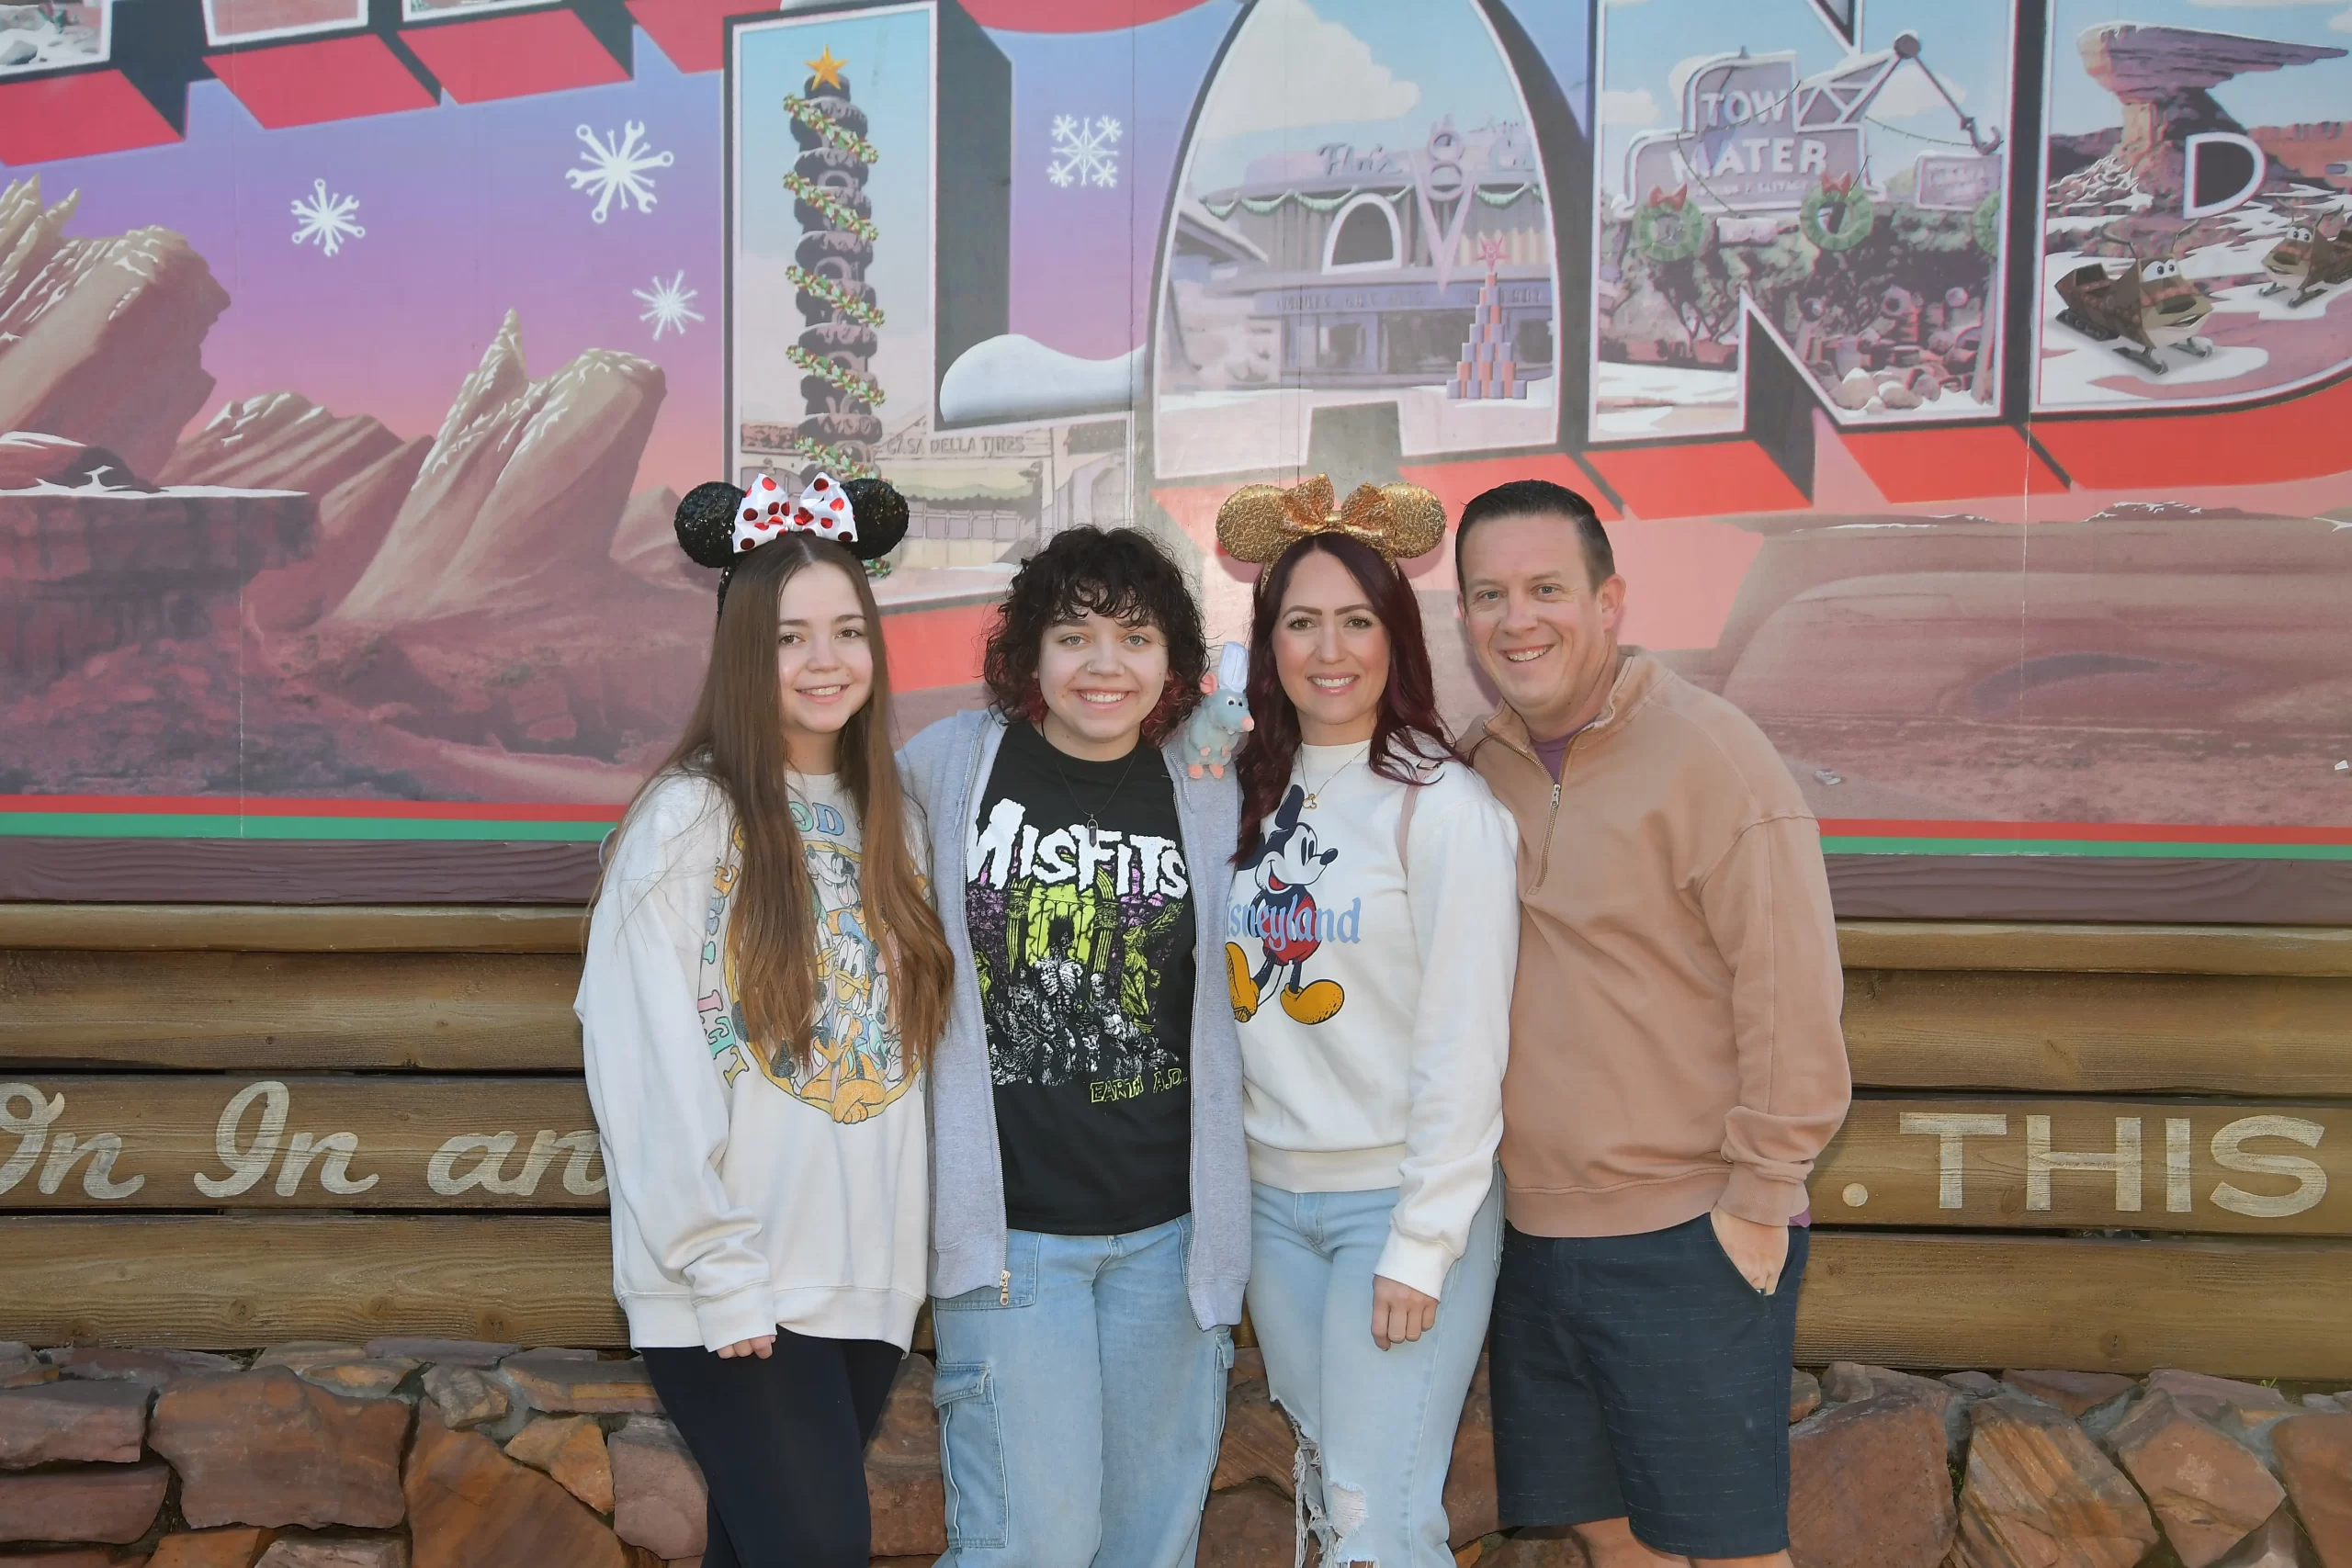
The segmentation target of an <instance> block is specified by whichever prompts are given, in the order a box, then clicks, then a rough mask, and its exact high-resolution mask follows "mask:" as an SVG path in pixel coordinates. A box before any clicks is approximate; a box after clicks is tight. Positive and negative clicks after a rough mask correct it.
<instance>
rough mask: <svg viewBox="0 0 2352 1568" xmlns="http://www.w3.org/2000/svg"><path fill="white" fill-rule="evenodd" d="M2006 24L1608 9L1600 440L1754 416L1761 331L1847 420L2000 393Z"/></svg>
mask: <svg viewBox="0 0 2352 1568" xmlns="http://www.w3.org/2000/svg"><path fill="white" fill-rule="evenodd" d="M1992 19H1994V18H1993V17H1992V15H1991V14H1990V13H1986V12H1985V11H1984V10H1982V9H1981V8H1978V9H1973V10H1971V11H1967V12H1962V11H1955V10H1954V9H1953V8H1952V7H1951V6H1939V5H1933V4H1928V3H1926V0H1873V3H1872V4H1871V5H1870V6H1868V7H1866V8H1864V9H1863V10H1861V11H1860V12H1858V13H1857V16H1856V21H1855V22H1854V23H1853V24H1851V25H1845V24H1842V23H1841V21H1840V19H1839V18H1838V17H1836V16H1835V15H1833V14H1832V13H1830V12H1827V11H1825V10H1824V9H1823V8H1822V7H1820V6H1816V5H1815V4H1814V3H1813V0H1774V3H1770V4H1760V5H1759V4H1753V3H1750V0H1726V3H1718V4H1713V5H1709V4H1694V3H1689V0H1686V3H1683V4H1673V3H1668V4H1665V5H1659V4H1650V5H1640V6H1604V7H1603V8H1602V11H1601V28H1602V34H1601V50H1602V58H1603V61H1604V68H1603V71H1602V73H1601V81H1600V114H1599V116H1598V117H1597V118H1598V119H1599V122H1600V130H1599V134H1598V136H1597V137H1596V138H1595V155H1596V157H1597V158H1598V160H1599V171H1598V175H1597V176H1596V180H1595V185H1596V187H1597V189H1598V191H1599V193H1600V196H1599V200H1598V202H1597V203H1596V206H1595V211H1594V220H1595V222H1596V223H1597V225H1598V228H1597V234H1598V238H1597V240H1596V243H1595V247H1594V250H1595V266H1594V268H1593V276H1594V279H1595V288H1594V293H1593V342H1594V343H1595V344H1596V345H1597V350H1596V353H1595V355H1594V364H1593V374H1592V380H1591V386H1590V394H1591V399H1592V423H1591V426H1590V428H1591V432H1592V434H1594V435H1595V436H1596V437H1598V438H1601V439H1615V438H1623V437H1629V436H1641V435H1654V434H1698V433H1703V432H1709V431H1736V430H1739V429H1741V428H1743V427H1744V426H1745V424H1746V423H1747V409H1746V386H1747V382H1746V377H1745V375H1744V366H1743V356H1744V355H1746V354H1747V353H1748V352H1750V348H1749V342H1750V336H1751V334H1761V335H1762V336H1763V337H1764V338H1768V339H1770V344H1771V349H1772V350H1773V351H1777V352H1779V353H1781V354H1783V355H1787V356H1788V357H1789V358H1790V359H1792V361H1793V362H1794V363H1795V364H1796V366H1797V367H1799V369H1800V371H1801V373H1802V374H1803V376H1804V378H1805V379H1806V380H1807V381H1808V382H1809V383H1810V384H1811V385H1812V387H1813V388H1814V389H1815V393H1816V395H1817V396H1818V397H1819V399H1820V400H1821V402H1822V405H1823V406H1824V407H1825V408H1826V410H1827V411H1828V412H1830V413H1831V415H1832V416H1833V417H1834V418H1836V419H1837V420H1838V422H1839V423H1844V424H1862V423H1897V422H1908V421H1919V420H1956V419H1970V418H1979V419H1981V418H1983V417H1984V416H1985V414H1986V413H1988V412H1994V411H1996V409H1997V408H1998V406H1999V397H1998V394H1997V392H1996V382H1995V376H1996V366H1997V363H1998V361H1997V355H1996V349H1997V347H1998V343H1999V335H2000V334H1999V333H1998V332H1997V331H1994V332H1990V333H1988V332H1987V331H1986V322H1987V321H1988V319H1990V320H1997V317H1998V305H1997V299H1996V296H1997V293H1998V288H1999V283H1998V279H1999V275H2000V264H2001V256H2002V251H2003V237H2004V233H2005V224H2004V223H2003V197H2004V195H2005V191H2004V181H2003V179H2002V170H2003V167H2004V160H2003V154H2004V153H2005V152H2006V151H2007V124H2006V120H2007V112H2008V111H2007V106H2008V101H2009V75H2010V71H2009V62H2010V54H2009V50H2008V44H2007V39H2008V37H2009V36H2010V34H2011V29H2010V28H2007V27H1999V28H1996V27H1988V26H1986V25H1985V24H1986V23H1987V22H1988V21H1990V20H1992ZM2001 19H2002V20H2005V21H2006V20H2007V17H2002V18H2001ZM1849 35H1850V36H1849ZM1694 39H1704V40H1705V41H1706V42H1707V43H1708V44H1709V45H1710V48H1709V49H1708V50H1706V51H1700V52H1695V53H1694V52H1692V46H1693V41H1694ZM1980 117H1983V118H1980ZM1988 311H1989V312H1991V315H1990V317H1988ZM1758 346H1759V347H1760V346H1761V345H1760V344H1758Z"/></svg>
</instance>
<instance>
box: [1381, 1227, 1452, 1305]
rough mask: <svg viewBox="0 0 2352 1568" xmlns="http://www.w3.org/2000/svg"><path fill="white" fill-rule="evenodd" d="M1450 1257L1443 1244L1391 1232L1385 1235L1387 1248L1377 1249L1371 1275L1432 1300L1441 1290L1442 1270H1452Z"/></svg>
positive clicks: (1443, 1274)
mask: <svg viewBox="0 0 2352 1568" xmlns="http://www.w3.org/2000/svg"><path fill="white" fill-rule="evenodd" d="M1454 1256H1455V1255H1454V1254H1453V1253H1451V1252H1449V1251H1447V1250H1446V1247H1445V1244H1444V1243H1443V1242H1438V1241H1417V1240H1415V1239H1414V1238H1413V1237H1411V1236H1408V1235H1398V1234H1397V1232H1395V1231H1393V1230H1392V1231H1390V1232H1389V1233H1388V1245H1387V1246H1386V1247H1382V1248H1381V1249H1380V1263H1379V1266H1378V1267H1377V1268H1375V1269H1373V1272H1374V1273H1375V1274H1377V1275H1379V1276H1380V1277H1381V1278H1383V1279H1385V1280H1396V1281H1397V1283H1398V1284H1400V1285H1409V1286H1411V1287H1412V1288H1413V1289H1414V1290H1417V1291H1419V1292H1421V1294H1423V1295H1425V1296H1429V1297H1431V1298H1433V1299H1434V1298H1435V1297H1437V1296H1438V1295H1439V1293H1440V1292H1442V1291H1443V1290H1444V1288H1445V1276H1446V1271H1447V1270H1448V1269H1452V1268H1453V1259H1454Z"/></svg>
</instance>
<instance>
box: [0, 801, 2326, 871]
mask: <svg viewBox="0 0 2352 1568" xmlns="http://www.w3.org/2000/svg"><path fill="white" fill-rule="evenodd" d="M610 829H611V825H610V824H608V823H604V822H576V821H573V822H548V821H537V822H533V821H513V820H502V821H468V820H464V819H462V818H403V817H212V816H198V815H188V816H182V815H178V814H175V813H165V812H107V811H14V812H0V837H6V836H17V837H32V836H40V837H51V838H72V839H327V840H335V839H341V840H426V841H432V840H439V841H442V842H466V841H471V842H490V843H498V842H548V843H574V844H593V843H595V842H597V841H598V840H602V839H603V838H604V836H605V833H606V832H608V831H610ZM1821 848H1822V851H1823V852H1825V853H1826V854H1833V855H2026V856H2036V857H2051V858H2066V857H2075V858H2093V859H2115V858H2126V859H2139V860H2151V859H2154V860H2300V861H2352V844H2246V843H2184V842H2173V841H2150V840H2139V841H2125V840H2112V839H1943V838H1894V837H1885V838H1881V837H1871V836H1865V835H1851V836H1849V835H1843V834H1833V835H1826V836H1824V838H1823V839H1822V840H1821Z"/></svg>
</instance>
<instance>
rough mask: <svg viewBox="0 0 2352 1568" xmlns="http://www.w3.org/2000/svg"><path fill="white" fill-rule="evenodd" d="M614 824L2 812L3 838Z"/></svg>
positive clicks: (559, 828)
mask: <svg viewBox="0 0 2352 1568" xmlns="http://www.w3.org/2000/svg"><path fill="white" fill-rule="evenodd" d="M611 828H612V824H610V823H608V822H518V821H497V822H479V821H466V820H463V819H461V818H407V817H207V816H185V817H183V816H175V815H166V814H163V813H152V814H151V813H134V812H109V811H12V812H6V813H0V836H5V835H14V836H17V837H31V836H34V835H39V836H42V837H51V838H62V839H426V840H487V841H491V842H515V841H522V840H545V841H551V842H556V843H581V844H593V843H595V842H597V841H598V840H601V839H603V838H604V836H605V833H607V832H608V831H610V830H611Z"/></svg>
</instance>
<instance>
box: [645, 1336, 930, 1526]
mask: <svg viewBox="0 0 2352 1568" xmlns="http://www.w3.org/2000/svg"><path fill="white" fill-rule="evenodd" d="M643 1354H644V1357H645V1370H646V1371H648V1372H649V1373H650V1374H651V1375H652V1378H653V1389H654V1392H655V1393H659V1394H660V1395H661V1396H662V1408H663V1409H664V1410H665V1411H667V1412H668V1414H669V1416H670V1419H671V1420H672V1421H673V1422H675V1423H676V1424H677V1427H678V1433H679V1435H680V1436H681V1437H683V1438H685V1440H686V1447H687V1448H688V1449H690V1450H693V1452H694V1456H695V1462H696V1463H698V1464H700V1465H701V1466H702V1474H703V1480H704V1481H705V1482H707V1483H708V1484H709V1487H710V1541H709V1544H708V1545H707V1546H706V1547H705V1548H704V1549H703V1558H702V1564H703V1568H865V1563H866V1559H867V1556H868V1554H869V1550H870V1548H871V1546H872V1541H873V1533H874V1521H873V1518H872V1517H871V1515H870V1514H869V1513H868V1512H867V1509H866V1502H865V1445H866V1443H867V1442H868V1441H869V1440H870V1439H871V1438H873V1436H874V1428H875V1427H876V1426H877V1425H878V1424H879V1423H880V1422H881V1419H882V1406H883V1405H884V1404H885V1403H886V1402H888V1399H889V1397H890V1383H891V1381H892V1380H893V1379H894V1378H896V1377H897V1376H898V1371H899V1359H900V1357H901V1352H900V1351H899V1348H898V1347H897V1346H896V1345H885V1344H881V1343H879V1342H877V1341H875V1340H872V1339H814V1338H810V1337H809V1336H807V1335H802V1334H795V1333H793V1332H792V1331H791V1330H789V1329H784V1328H779V1329H777V1330H776V1335H775V1353H774V1354H773V1355H771V1356H769V1357H768V1358H767V1359H765V1360H762V1359H760V1358H759V1357H757V1356H741V1357H729V1358H727V1359H721V1358H719V1357H718V1355H716V1354H714V1353H713V1352H711V1351H708V1350H703V1349H697V1348H660V1347H651V1348H647V1349H645V1350H644V1352H643Z"/></svg>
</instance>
